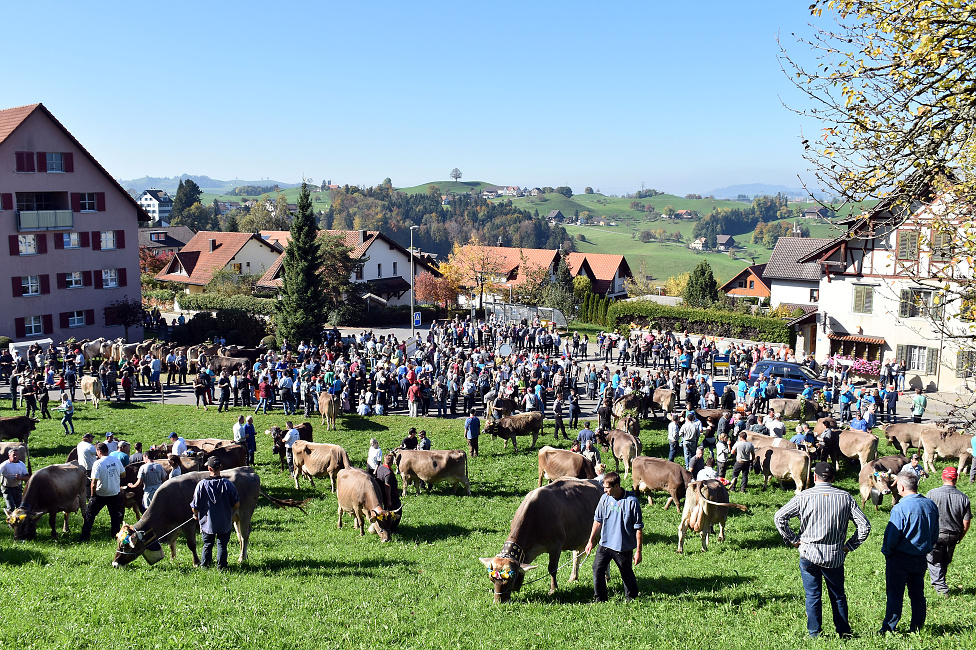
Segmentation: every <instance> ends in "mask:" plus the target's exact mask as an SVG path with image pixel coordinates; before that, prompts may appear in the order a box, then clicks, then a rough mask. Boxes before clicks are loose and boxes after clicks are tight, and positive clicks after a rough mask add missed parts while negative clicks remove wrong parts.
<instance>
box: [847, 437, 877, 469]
mask: <svg viewBox="0 0 976 650" xmlns="http://www.w3.org/2000/svg"><path fill="white" fill-rule="evenodd" d="M840 453H842V454H844V455H845V456H847V457H848V458H857V460H858V462H859V463H860V465H861V467H864V466H865V465H866V464H867V463H868V462H869V461H872V460H874V459H875V458H877V457H878V436H876V435H874V434H873V433H868V432H867V431H861V430H860V429H847V430H846V431H841V432H840Z"/></svg>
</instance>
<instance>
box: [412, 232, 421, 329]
mask: <svg viewBox="0 0 976 650" xmlns="http://www.w3.org/2000/svg"><path fill="white" fill-rule="evenodd" d="M419 227H420V226H410V338H414V337H415V336H416V335H417V331H416V326H415V325H414V323H416V322H417V321H416V320H415V318H414V315H413V309H414V307H413V231H414V230H416V229H417V228H419Z"/></svg>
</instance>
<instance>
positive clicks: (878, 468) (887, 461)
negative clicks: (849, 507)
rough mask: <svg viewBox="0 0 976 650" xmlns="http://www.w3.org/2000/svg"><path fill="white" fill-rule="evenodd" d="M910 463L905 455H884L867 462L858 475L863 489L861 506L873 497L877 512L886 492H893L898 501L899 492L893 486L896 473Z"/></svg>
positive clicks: (872, 500) (859, 483) (858, 480)
mask: <svg viewBox="0 0 976 650" xmlns="http://www.w3.org/2000/svg"><path fill="white" fill-rule="evenodd" d="M908 464H909V460H908V459H907V458H905V457H904V456H882V457H881V458H878V459H876V460H872V461H870V462H869V463H867V464H865V465H864V466H863V467H862V468H861V472H860V473H859V474H858V476H857V482H858V485H859V487H860V489H861V507H862V508H863V507H864V506H865V504H866V503H867V502H868V499H871V503H873V504H874V511H875V512H877V511H878V506H880V505H881V501H882V499H884V496H885V495H886V494H893V495H894V500H895V501H894V503H898V498H899V497H898V492H897V491H895V492H892V491H891V487H892V485H894V482H895V475H896V474H898V472H900V471H901V470H902V468H903V467H905V465H908ZM892 505H894V504H892Z"/></svg>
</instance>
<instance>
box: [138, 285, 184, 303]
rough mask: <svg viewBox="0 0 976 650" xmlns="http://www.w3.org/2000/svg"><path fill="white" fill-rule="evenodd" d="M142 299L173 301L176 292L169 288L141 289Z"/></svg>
mask: <svg viewBox="0 0 976 650" xmlns="http://www.w3.org/2000/svg"><path fill="white" fill-rule="evenodd" d="M142 297H143V299H144V300H158V301H159V302H173V298H174V297H176V292H175V291H171V290H169V289H145V288H144V289H143V290H142Z"/></svg>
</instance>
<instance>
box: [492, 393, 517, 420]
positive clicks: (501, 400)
mask: <svg viewBox="0 0 976 650" xmlns="http://www.w3.org/2000/svg"><path fill="white" fill-rule="evenodd" d="M517 410H518V402H516V401H515V400H514V399H512V398H511V397H497V398H495V400H494V401H493V402H492V403H491V404H490V405H489V406H488V411H487V414H488V417H489V418H492V419H495V420H500V419H501V418H503V417H508V416H509V415H512V414H514V413H515V411H517Z"/></svg>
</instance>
